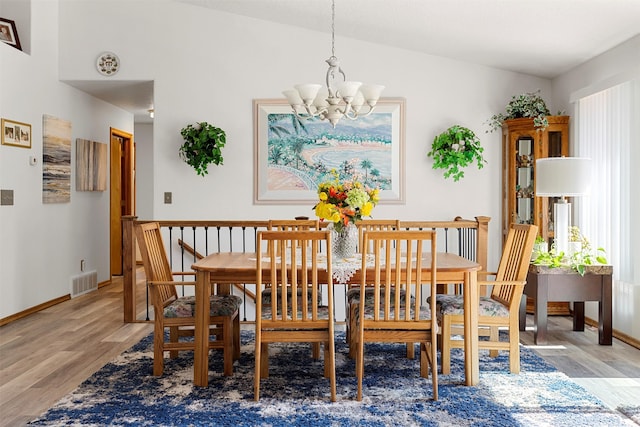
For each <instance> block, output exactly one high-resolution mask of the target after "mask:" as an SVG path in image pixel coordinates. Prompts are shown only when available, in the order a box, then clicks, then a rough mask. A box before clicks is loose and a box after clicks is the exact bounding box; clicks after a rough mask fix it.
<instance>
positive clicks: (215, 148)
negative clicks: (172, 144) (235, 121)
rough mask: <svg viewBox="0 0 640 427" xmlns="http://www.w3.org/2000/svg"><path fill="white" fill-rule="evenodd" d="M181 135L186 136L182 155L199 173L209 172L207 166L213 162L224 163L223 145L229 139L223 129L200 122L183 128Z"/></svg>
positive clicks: (181, 151) (181, 147) (182, 146)
mask: <svg viewBox="0 0 640 427" xmlns="http://www.w3.org/2000/svg"><path fill="white" fill-rule="evenodd" d="M180 135H182V138H184V143H183V144H182V145H181V146H180V157H181V158H182V160H184V161H185V162H186V163H187V164H188V165H190V166H191V167H193V168H194V169H195V170H196V173H197V174H198V175H201V176H205V175H206V174H207V173H209V172H208V171H207V167H208V166H209V165H210V164H211V163H213V164H216V165H221V164H222V162H223V158H222V147H224V145H225V143H226V141H227V136H226V134H225V132H224V131H223V130H222V129H220V128H217V127H215V126H212V125H210V124H209V123H207V122H199V123H195V124H190V125H187V126H186V127H184V128H182V130H180Z"/></svg>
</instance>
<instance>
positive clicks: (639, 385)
mask: <svg viewBox="0 0 640 427" xmlns="http://www.w3.org/2000/svg"><path fill="white" fill-rule="evenodd" d="M141 274H142V273H140V274H139V276H138V278H139V279H141ZM140 281H141V283H144V281H143V280H140ZM138 303H139V307H138V312H139V313H142V312H143V311H144V303H145V295H144V285H141V286H139V294H138ZM528 321H529V323H530V324H531V323H532V320H531V319H528ZM251 326H252V325H246V326H244V327H251ZM152 330H153V327H152V325H151V324H150V323H132V324H125V323H123V321H122V283H121V280H115V281H114V283H112V284H111V285H108V286H104V287H102V288H100V289H99V290H98V291H96V292H92V293H89V294H87V295H83V296H81V297H78V298H74V299H72V300H70V301H65V302H63V303H61V304H58V305H56V306H54V307H50V308H48V309H46V310H43V311H40V312H38V313H35V314H32V315H30V316H28V317H26V318H24V319H20V320H17V321H15V322H12V323H10V324H8V325H5V326H2V327H0V426H20V425H24V424H26V423H27V422H28V421H29V420H31V419H33V418H35V417H37V416H38V415H40V414H41V413H42V412H44V411H45V410H46V409H48V408H49V407H51V406H52V405H53V404H54V403H55V402H56V401H58V400H59V399H60V398H61V397H63V396H64V395H66V394H67V393H69V392H70V391H72V390H73V389H75V388H76V387H77V386H78V385H79V384H80V383H81V382H82V381H84V380H85V379H86V378H88V377H89V376H91V374H93V373H94V372H95V371H97V370H98V369H100V368H101V367H102V366H103V365H104V364H106V363H107V362H108V361H110V360H111V359H113V358H114V357H115V356H116V355H118V354H120V353H122V352H123V351H124V350H126V349H127V348H129V347H131V346H132V345H133V344H135V343H136V342H138V341H139V340H140V339H141V338H142V337H144V336H146V335H147V334H149V333H150V332H152ZM597 338H598V337H597V329H595V328H592V327H588V326H587V330H585V332H584V333H582V332H573V331H571V319H570V318H569V317H552V318H550V322H549V345H547V346H534V345H532V343H533V333H532V332H531V331H527V332H524V333H522V335H521V341H522V342H523V343H524V345H527V346H530V347H531V348H533V349H534V350H535V351H536V352H538V353H539V354H540V355H541V356H543V357H544V358H545V359H546V360H548V361H549V362H550V363H552V364H553V365H554V366H556V367H557V368H558V369H559V370H560V371H562V372H564V373H566V374H567V375H568V376H569V377H571V378H572V379H573V380H575V381H576V382H578V383H580V384H581V385H583V386H584V387H585V388H587V389H588V390H589V391H591V392H592V393H593V394H595V395H597V396H598V397H599V398H600V399H601V400H602V401H603V402H604V403H605V404H607V405H609V406H611V407H612V408H615V407H617V406H618V405H621V404H634V405H638V404H640V350H638V349H636V348H633V347H631V346H629V345H626V344H624V343H622V342H620V341H618V340H616V339H614V342H613V346H599V345H598V344H597V342H598V340H597Z"/></svg>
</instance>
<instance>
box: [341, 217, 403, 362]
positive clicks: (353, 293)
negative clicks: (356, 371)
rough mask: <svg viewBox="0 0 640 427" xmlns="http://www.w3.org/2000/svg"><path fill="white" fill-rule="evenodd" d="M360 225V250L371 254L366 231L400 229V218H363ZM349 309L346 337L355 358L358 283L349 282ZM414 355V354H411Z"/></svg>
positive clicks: (370, 295) (358, 224) (368, 294)
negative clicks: (366, 241)
mask: <svg viewBox="0 0 640 427" xmlns="http://www.w3.org/2000/svg"><path fill="white" fill-rule="evenodd" d="M356 226H357V227H358V251H359V252H360V253H361V254H371V253H372V250H373V248H372V247H371V243H369V245H365V244H364V241H363V238H364V233H365V232H367V231H392V230H399V229H400V220H397V219H363V220H360V221H358V222H357V223H356ZM367 296H368V298H369V299H371V297H372V296H373V293H372V291H371V290H369V291H368V292H367ZM346 300H347V310H346V326H347V331H346V338H347V343H349V357H351V358H354V357H355V356H356V353H355V345H353V336H352V334H351V331H354V330H355V318H354V314H353V313H354V312H355V311H356V310H357V307H358V304H359V303H360V287H359V284H358V283H354V284H352V283H349V284H347V294H346ZM411 357H413V354H411Z"/></svg>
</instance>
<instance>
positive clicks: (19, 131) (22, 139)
mask: <svg viewBox="0 0 640 427" xmlns="http://www.w3.org/2000/svg"><path fill="white" fill-rule="evenodd" d="M2 145H15V146H16V147H22V148H31V125H30V124H27V123H20V122H14V121H13V120H7V119H2Z"/></svg>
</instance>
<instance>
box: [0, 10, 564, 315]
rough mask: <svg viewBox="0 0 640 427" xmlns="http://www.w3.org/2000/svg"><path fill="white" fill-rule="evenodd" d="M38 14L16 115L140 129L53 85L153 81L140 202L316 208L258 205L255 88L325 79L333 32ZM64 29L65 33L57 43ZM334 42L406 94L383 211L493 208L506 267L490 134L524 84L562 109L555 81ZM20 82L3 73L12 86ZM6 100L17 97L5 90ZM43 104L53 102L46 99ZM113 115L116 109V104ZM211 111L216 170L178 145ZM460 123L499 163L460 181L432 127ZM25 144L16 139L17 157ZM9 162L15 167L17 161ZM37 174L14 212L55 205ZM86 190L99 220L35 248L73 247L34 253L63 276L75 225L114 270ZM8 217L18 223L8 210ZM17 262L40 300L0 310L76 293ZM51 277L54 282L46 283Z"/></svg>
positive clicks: (494, 247)
mask: <svg viewBox="0 0 640 427" xmlns="http://www.w3.org/2000/svg"><path fill="white" fill-rule="evenodd" d="M58 10H59V25H56V22H58V20H56V19H52V17H56V16H57V15H58ZM32 12H33V13H34V15H35V16H34V22H33V25H32V27H33V28H35V29H37V30H36V31H34V33H33V37H32V45H33V47H34V49H33V52H34V54H33V55H34V58H33V59H29V60H27V59H25V58H21V57H20V58H21V59H18V61H24V62H25V64H22V65H19V66H17V70H15V71H13V72H12V76H13V77H14V78H13V79H11V80H12V81H18V82H19V84H18V85H17V86H18V87H15V88H13V87H12V88H11V90H12V94H13V95H15V96H17V94H18V93H27V89H31V88H32V87H34V86H36V87H37V88H38V89H39V90H38V91H36V92H37V93H38V94H35V95H33V97H34V98H35V99H34V102H29V103H25V105H24V111H23V112H21V111H16V110H15V108H14V107H13V105H12V107H11V111H8V112H7V114H8V115H9V116H10V117H15V118H16V120H17V119H19V118H21V117H25V116H26V118H25V120H24V121H31V122H37V120H40V116H41V114H42V113H43V112H45V111H46V112H47V113H50V114H54V115H55V114H59V115H60V116H61V117H64V118H67V119H70V120H72V121H73V122H74V139H75V137H77V136H81V137H86V138H91V139H96V140H98V141H104V138H105V137H106V133H105V132H108V130H107V131H105V130H104V129H103V128H104V125H103V123H108V125H112V126H116V127H120V128H122V129H123V130H125V131H130V130H131V128H132V127H133V126H132V124H131V122H130V121H131V118H130V116H128V115H126V114H125V115H123V117H122V118H121V120H122V122H127V123H117V122H118V120H117V119H118V118H117V117H100V118H99V119H97V120H94V121H91V122H89V121H87V122H88V123H85V120H83V118H84V116H83V115H90V116H91V117H93V115H92V114H91V113H90V111H93V110H95V109H96V108H97V107H95V106H93V105H91V109H89V111H86V110H88V108H87V105H86V104H87V103H89V100H90V98H88V97H85V96H81V95H78V96H77V98H79V99H77V100H76V99H73V100H72V99H71V97H70V96H69V95H68V94H67V93H66V92H65V93H64V94H61V95H59V96H58V97H49V96H48V94H49V93H50V91H51V90H53V89H55V88H58V87H60V88H65V89H64V90H65V91H69V92H70V93H77V92H75V91H73V90H72V89H70V88H67V87H66V86H64V85H62V84H59V83H57V81H56V79H57V78H59V79H61V80H109V79H111V80H154V108H155V119H154V124H153V130H152V131H151V132H149V130H148V129H144V128H139V127H138V126H136V127H135V132H136V135H135V140H136V142H137V144H138V163H137V177H138V180H137V183H138V189H139V193H138V213H139V214H140V216H141V217H142V216H144V217H147V216H152V217H154V218H158V219H229V218H237V219H264V218H269V217H293V216H295V215H299V214H310V213H311V205H309V206H306V205H295V206H282V205H279V206H277V205H274V206H269V205H254V204H253V182H254V176H253V165H254V164H253V162H254V159H253V153H254V141H253V117H252V100H253V99H255V98H281V97H282V95H281V91H282V90H284V89H286V88H289V87H290V86H292V85H293V84H296V83H300V82H305V81H318V82H322V81H323V78H324V74H325V71H326V68H325V63H324V60H325V59H326V58H327V57H328V56H329V52H330V35H329V34H327V33H318V32H313V31H306V30H303V29H300V28H296V27H291V26H284V25H279V24H274V23H270V22H266V21H259V20H255V19H250V18H246V17H241V16H236V15H231V14H226V13H221V12H217V11H213V10H209V9H204V8H199V7H195V6H191V5H186V4H182V3H178V2H172V1H169V0H138V1H135V2H132V1H124V0H109V1H106V0H93V1H82V0H65V1H61V2H58V1H53V0H32ZM36 17H37V20H35V18H36ZM45 17H46V20H45ZM56 34H59V37H60V42H59V51H58V43H57V40H56V37H55V35H56ZM52 35H53V37H52ZM52 39H53V40H52ZM0 47H1V46H0ZM106 50H108V51H113V52H115V53H116V54H118V56H119V57H120V59H121V69H120V71H119V72H118V74H117V75H115V76H113V77H102V76H100V75H98V73H97V72H96V70H95V59H96V57H97V56H98V54H99V53H100V52H103V51H106ZM336 53H337V55H338V56H339V57H340V59H341V60H342V66H343V68H344V70H345V71H346V73H347V76H349V77H350V78H353V79H361V80H363V81H366V82H375V83H380V84H384V85H386V87H387V89H386V90H385V93H384V95H385V96H387V97H404V98H406V101H407V103H406V105H407V111H406V167H405V172H406V178H407V184H406V185H407V188H406V190H407V191H406V203H405V204H404V205H379V206H378V207H377V208H376V209H375V210H374V214H375V216H376V217H377V218H385V217H398V218H402V219H451V218H453V217H454V216H456V215H462V216H464V217H468V218H470V217H474V216H477V215H487V216H490V217H491V218H492V221H491V225H490V245H491V248H490V254H489V264H490V266H491V265H493V266H495V265H496V264H497V260H498V257H499V250H500V230H499V228H500V227H499V224H500V205H501V199H500V191H501V176H500V174H501V164H500V162H501V142H500V140H501V138H500V135H499V134H498V133H492V134H486V133H485V130H486V128H487V127H486V126H485V125H484V123H485V121H486V120H487V119H488V118H489V117H490V116H492V115H493V114H495V113H497V112H501V111H503V110H504V107H505V105H506V104H507V102H508V101H509V100H510V98H511V96H512V95H514V94H518V93H522V92H525V91H535V90H537V89H541V90H542V94H543V96H544V97H545V98H546V99H547V100H549V107H550V109H551V110H552V111H555V110H557V109H558V108H561V106H559V105H554V104H553V100H552V98H551V82H550V81H549V80H546V79H540V78H536V77H532V76H527V75H522V74H517V73H512V72H506V71H502V70H497V69H492V68H488V67H484V66H479V65H475V64H468V63H463V62H459V61H453V60H450V59H445V58H440V57H434V56H429V55H423V54H417V53H415V52H411V51H408V50H402V49H397V48H391V47H388V46H378V45H374V44H370V43H365V42H361V41H357V40H351V39H346V38H342V37H339V36H338V37H337V39H336ZM0 55H1V56H0V59H2V60H8V59H11V60H12V61H13V60H14V56H15V57H17V56H16V55H14V54H13V53H9V52H7V49H0ZM20 55H22V54H20ZM36 57H37V58H36ZM58 58H60V61H59V64H58ZM36 61H37V64H38V65H44V63H48V64H52V63H53V64H58V65H59V75H58V76H56V72H55V70H54V69H53V68H55V67H50V66H49V67H45V66H36ZM4 69H6V67H3V70H4ZM27 70H29V72H26V71H27ZM2 81H3V82H4V81H5V79H4V78H3V79H2ZM13 86H16V85H15V84H14V85H13ZM8 87H9V85H8V84H6V83H2V88H3V89H5V88H8ZM45 93H46V94H47V95H45ZM40 98H42V99H40ZM2 99H5V97H4V94H3V96H2ZM93 102H95V103H97V104H99V103H98V102H97V101H93ZM3 103H4V101H3ZM41 104H45V105H49V104H51V106H49V107H48V108H46V109H45V108H44V107H41ZM34 106H35V107H34ZM54 107H55V108H54ZM61 109H63V111H60V110H61ZM43 110H44V111H43ZM47 110H48V111H47ZM67 110H68V111H67ZM116 110H117V109H116ZM64 113H66V114H64ZM111 113H113V114H114V115H115V114H116V111H110V112H109V114H111ZM4 115H5V113H4V112H3V116H4ZM203 120H204V121H208V122H210V123H212V124H214V125H216V126H219V127H221V128H223V129H224V130H225V131H226V132H227V146H226V147H225V148H224V150H223V155H224V165H222V166H219V167H210V170H209V175H208V176H206V177H204V178H203V177H200V176H197V175H196V174H195V172H194V171H193V170H192V169H191V168H190V167H189V166H187V165H186V164H185V163H183V162H182V161H181V160H180V159H179V157H178V147H179V146H180V144H181V142H182V141H181V137H180V134H179V131H180V129H181V128H182V127H184V126H185V125H186V124H188V123H193V122H195V121H203ZM114 122H116V123H114ZM76 123H77V125H78V126H87V127H90V128H91V131H92V132H93V134H90V135H85V134H88V133H90V132H89V130H87V131H85V132H83V133H82V134H81V135H78V134H77V128H76ZM81 123H82V124H81ZM453 124H461V125H463V126H466V127H469V128H471V129H472V130H474V131H475V132H476V134H477V135H478V136H479V137H480V139H481V141H482V144H483V146H484V147H485V158H486V160H487V161H488V164H487V165H486V166H485V168H484V169H482V170H477V169H474V168H470V169H468V170H467V171H466V173H465V175H466V177H465V178H464V179H463V180H461V181H460V182H457V183H454V182H453V181H451V180H444V179H443V177H442V171H441V170H439V171H434V170H433V169H432V168H431V165H432V161H431V160H430V159H427V157H426V153H427V151H429V149H430V144H431V141H432V140H433V138H434V137H435V136H436V135H437V134H438V133H440V132H442V131H443V130H444V129H446V128H447V127H449V126H451V125H453ZM138 134H139V135H138ZM34 136H35V135H34ZM37 137H41V135H40V134H38V136H37ZM37 137H36V138H37ZM148 141H152V147H149V146H147V145H146V144H147V142H148ZM104 142H106V141H104ZM40 144H41V142H40ZM7 151H8V150H7V149H6V148H5V147H2V157H1V158H0V162H1V164H2V172H1V173H2V182H1V185H2V188H9V187H7V185H5V182H6V181H5V176H6V175H11V176H12V177H15V178H12V180H11V183H10V184H11V185H12V186H16V185H18V184H16V182H17V181H19V182H23V181H24V180H25V179H26V178H27V177H29V176H30V175H29V173H30V172H29V169H28V168H27V167H19V166H18V165H19V162H12V161H5V156H4V154H5V152H7ZM143 153H144V154H143ZM19 154H20V153H18V154H16V152H14V151H12V155H19ZM147 155H149V156H152V158H153V162H151V161H148V160H143V158H144V157H146V156H147ZM143 156H144V157H143ZM7 169H9V171H10V172H9V171H8V172H5V171H6V170H7ZM34 175H35V174H34ZM150 176H152V179H151V180H150V179H149V177H150ZM32 181H34V182H33V183H32V184H31V185H29V186H28V187H27V188H25V189H24V191H23V192H25V193H26V192H27V191H28V192H30V193H32V194H33V195H32V196H30V197H32V198H33V201H32V202H31V203H30V205H29V206H23V205H17V206H15V207H14V208H11V209H13V210H14V211H15V212H16V213H15V215H16V216H18V215H25V216H26V215H27V214H28V213H29V212H30V210H34V211H36V212H38V211H43V212H47V213H48V212H49V211H50V210H52V208H51V205H48V206H44V205H41V204H38V201H39V198H40V178H39V176H38V177H35V178H33V179H32ZM141 190H142V191H144V194H141V193H140V191H141ZM165 191H171V192H173V204H171V205H165V204H164V203H163V197H162V194H163V193H164V192H165ZM87 198H88V197H87ZM80 199H81V197H79V196H78V195H77V193H74V194H73V195H72V203H71V204H68V205H65V206H64V207H63V208H64V212H62V213H61V214H60V216H63V217H64V219H65V221H66V222H68V223H69V224H70V225H69V228H75V227H76V222H75V221H76V220H77V219H78V218H77V217H80V218H84V217H85V216H87V214H88V213H95V215H99V220H98V221H97V222H95V223H92V224H93V225H94V228H92V229H90V230H85V231H84V232H83V233H77V232H74V233H73V239H70V240H66V239H62V238H61V235H62V234H63V232H62V231H61V232H60V233H56V235H55V236H54V237H51V238H49V236H43V237H41V238H40V239H41V240H46V241H44V242H42V243H40V245H38V242H39V241H38V239H34V240H28V241H27V242H28V243H26V245H28V246H29V247H30V248H32V247H38V248H39V246H41V245H44V246H47V247H51V246H54V245H61V246H60V249H61V250H58V253H60V254H62V255H61V258H62V259H56V260H49V259H48V257H47V256H46V255H45V254H44V253H37V254H35V255H33V254H32V255H31V259H30V261H32V262H35V263H37V264H39V265H42V268H43V270H46V269H50V268H51V269H56V268H58V267H56V266H55V265H54V263H63V264H65V265H66V266H67V267H66V270H68V271H65V273H66V275H62V274H59V275H58V277H56V278H55V280H56V281H57V282H60V281H66V280H67V278H66V276H68V273H69V272H71V271H72V268H74V267H75V265H76V264H77V260H76V258H77V253H76V252H78V251H77V250H76V249H75V246H76V245H78V242H77V241H76V240H75V235H77V234H84V236H83V238H84V240H87V238H86V236H91V237H90V238H89V240H91V241H92V243H91V245H92V246H94V250H95V252H96V253H99V254H100V255H101V256H104V258H105V259H104V260H101V262H100V263H99V265H98V268H99V270H100V273H101V275H102V276H103V277H104V276H105V275H107V274H108V250H107V245H108V241H107V239H106V238H105V239H104V241H102V240H103V236H106V233H108V204H107V201H106V199H107V194H106V193H105V194H101V195H100V194H98V195H96V196H94V200H91V201H87V202H88V203H87V204H86V205H81V204H79V203H78V202H77V201H78V200H80ZM103 199H105V200H103ZM7 211H8V209H7V208H6V207H2V209H0V212H1V213H2V215H3V219H4V215H5V212H7ZM143 214H144V215H143ZM23 221H24V222H22V223H20V224H22V227H18V228H24V227H26V225H27V224H28V223H30V221H29V220H26V219H24V220H23ZM1 222H2V223H3V224H6V221H4V220H3V221H1ZM71 224H73V227H72V226H71ZM81 225H82V224H81ZM2 227H3V228H2V232H3V236H2V240H3V245H2V247H3V248H7V247H16V246H17V245H24V244H25V243H24V241H23V238H24V237H25V236H24V235H23V234H21V233H20V232H15V233H13V232H12V233H11V235H10V236H9V237H10V238H9V239H8V244H6V245H5V243H4V242H5V235H8V234H5V233H8V231H9V227H7V226H2ZM66 234H68V235H70V236H71V234H72V233H71V232H70V230H67V233H66ZM66 234H65V235H66ZM27 237H28V238H31V236H27ZM45 237H46V239H45ZM78 238H79V237H78ZM33 242H36V243H33ZM103 247H104V250H103ZM3 250H4V249H3ZM2 258H3V259H4V258H5V257H4V256H2ZM50 264H51V265H50ZM13 265H14V264H13V263H11V262H9V263H7V262H4V261H3V264H2V267H3V271H2V274H1V277H2V279H3V284H2V286H3V288H11V289H13V290H12V291H11V292H17V293H19V294H20V295H27V294H28V295H31V297H30V298H28V301H25V300H19V299H17V298H14V299H12V300H11V301H10V302H7V303H5V302H4V301H3V303H2V304H3V306H2V307H3V310H2V312H1V313H0V317H2V316H6V315H8V314H11V313H15V312H18V311H20V310H22V309H24V308H26V307H29V306H33V305H35V304H37V303H40V302H43V301H47V300H50V299H51V298H54V297H55V296H59V295H62V294H65V293H68V291H67V289H66V286H67V284H66V283H56V284H55V285H54V286H52V285H51V284H50V283H46V284H44V283H42V282H41V281H37V280H36V281H33V280H26V279H25V277H24V275H23V274H22V271H21V270H22V269H23V268H24V267H25V265H24V263H23V264H19V265H18V268H14V267H13ZM5 267H6V268H7V269H6V270H5ZM9 267H11V268H10V269H9ZM5 271H7V273H5ZM5 283H6V285H5ZM44 289H47V290H48V292H43V290H44Z"/></svg>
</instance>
